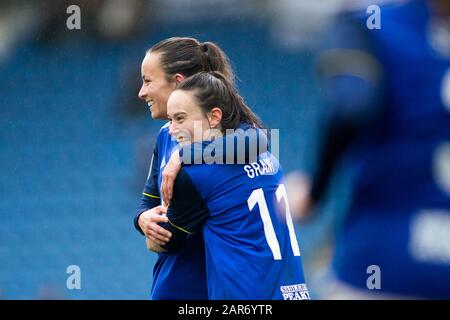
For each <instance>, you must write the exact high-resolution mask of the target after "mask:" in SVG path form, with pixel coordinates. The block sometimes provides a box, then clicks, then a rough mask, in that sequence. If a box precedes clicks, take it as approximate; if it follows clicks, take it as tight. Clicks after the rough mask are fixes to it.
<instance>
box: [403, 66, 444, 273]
mask: <svg viewBox="0 0 450 320" xmlns="http://www.w3.org/2000/svg"><path fill="white" fill-rule="evenodd" d="M441 96H442V103H443V104H444V106H445V108H446V109H447V111H449V112H450V69H449V70H448V71H447V73H446V74H445V76H444V78H443V80H442V87H441ZM432 166H433V167H432V172H433V177H434V180H435V181H436V184H437V185H438V186H439V188H440V189H441V190H442V191H443V192H445V193H446V194H448V195H450V142H449V141H444V142H442V143H440V144H439V145H438V146H437V147H436V149H435V151H434V154H433V163H432ZM409 249H410V252H411V255H412V256H413V257H414V258H415V259H416V260H419V261H422V262H427V263H437V264H447V265H450V212H448V211H445V210H439V209H429V208H428V209H425V210H422V211H420V212H418V213H417V214H416V215H415V216H414V217H413V219H412V220H411V227H410V241H409Z"/></svg>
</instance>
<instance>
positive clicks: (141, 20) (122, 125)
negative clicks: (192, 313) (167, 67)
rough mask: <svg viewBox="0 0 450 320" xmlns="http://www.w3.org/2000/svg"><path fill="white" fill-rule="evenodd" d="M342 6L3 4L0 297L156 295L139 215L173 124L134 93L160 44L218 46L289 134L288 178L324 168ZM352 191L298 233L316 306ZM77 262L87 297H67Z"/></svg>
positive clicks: (264, 111)
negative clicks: (317, 61) (328, 59)
mask: <svg viewBox="0 0 450 320" xmlns="http://www.w3.org/2000/svg"><path fill="white" fill-rule="evenodd" d="M356 2H357V1H350V2H349V1H345V3H346V6H351V5H353V4H352V3H356ZM363 2H364V1H360V2H358V3H359V5H364V3H363ZM71 4H76V5H78V6H80V8H81V30H69V29H68V28H67V27H66V20H67V18H68V17H69V14H67V13H66V9H67V7H68V6H69V5H71ZM342 5H343V1H340V0H326V1H325V0H322V1H320V2H317V1H309V0H277V1H270V0H265V1H261V0H247V1H243V0H197V1H189V0H133V1H131V0H130V1H121V0H97V1H87V0H86V1H56V0H54V1H53V0H46V1H12V0H11V1H7V0H3V1H1V2H0V92H1V94H0V298H2V299H45V298H51V299H59V298H61V299H147V298H148V297H149V293H150V287H151V282H152V267H153V262H154V261H155V257H156V255H155V254H152V253H149V252H148V251H147V250H146V248H145V245H144V241H143V237H142V236H141V235H139V234H138V233H137V232H136V230H135V229H134V227H133V221H132V219H133V216H134V213H135V209H136V207H137V205H138V202H139V198H140V194H141V191H142V187H143V184H144V182H145V178H146V175H147V169H148V165H149V162H150V157H151V148H152V145H153V143H154V140H153V139H154V138H155V137H156V133H157V131H158V129H159V128H160V127H161V125H162V124H163V123H162V122H160V121H153V120H152V119H151V117H150V114H149V112H148V109H147V106H146V104H145V103H142V102H140V101H139V100H138V98H137V93H138V89H139V87H140V81H141V80H140V64H141V59H142V58H143V56H144V53H145V51H146V49H147V48H149V47H151V46H152V45H153V44H154V43H156V42H157V41H159V40H161V39H163V38H167V37H170V36H193V37H197V38H199V39H200V40H203V41H206V40H211V41H214V42H216V43H218V44H219V45H220V46H221V47H222V48H223V49H224V51H225V52H226V53H227V54H228V55H229V57H230V59H231V61H232V63H233V66H234V68H235V71H236V73H237V76H238V78H239V81H238V87H239V90H240V91H241V93H242V94H243V96H244V97H245V98H246V100H247V102H248V104H249V105H250V106H252V107H253V108H254V110H255V111H256V112H257V113H258V114H259V115H260V116H261V118H262V119H263V121H264V122H265V124H266V125H267V126H268V127H270V128H279V129H280V142H281V145H280V151H281V152H280V153H281V163H282V165H283V166H284V168H285V171H291V170H294V169H303V170H304V171H307V172H310V171H311V170H313V169H314V157H315V152H316V150H315V147H314V145H315V141H316V139H318V137H319V136H320V128H321V121H322V115H323V110H322V109H321V107H320V104H319V96H320V88H318V85H317V82H316V79H315V75H314V53H315V51H316V50H317V45H318V40H317V39H319V37H320V33H321V32H322V30H323V28H324V27H325V26H326V24H327V23H328V21H329V20H330V17H331V16H332V15H333V14H335V13H336V12H337V11H338V10H342ZM212 13H213V14H212ZM347 190H348V186H347V184H346V180H345V173H342V174H338V175H337V176H336V177H335V179H334V183H333V187H332V190H331V192H329V194H330V195H329V196H328V197H327V199H328V200H327V201H325V203H324V205H323V206H322V207H321V208H320V209H319V210H320V211H321V212H320V215H318V216H317V217H316V218H315V219H314V221H313V222H312V223H311V224H309V225H306V226H302V227H301V228H299V227H297V232H298V237H299V242H300V248H301V250H302V255H303V263H304V269H305V273H306V280H307V282H308V285H309V287H310V290H311V295H312V297H313V298H320V297H321V295H322V291H323V290H326V285H327V279H328V278H327V277H328V274H329V271H328V266H329V256H330V252H331V251H332V248H333V246H332V243H333V241H332V239H333V230H334V229H335V228H337V227H338V226H339V218H340V214H341V212H343V208H344V207H345V205H346V200H345V199H346V194H347ZM69 265H78V266H79V267H80V268H81V290H68V289H67V288H66V280H67V278H68V276H69V275H68V274H67V273H66V268H67V267H68V266H69Z"/></svg>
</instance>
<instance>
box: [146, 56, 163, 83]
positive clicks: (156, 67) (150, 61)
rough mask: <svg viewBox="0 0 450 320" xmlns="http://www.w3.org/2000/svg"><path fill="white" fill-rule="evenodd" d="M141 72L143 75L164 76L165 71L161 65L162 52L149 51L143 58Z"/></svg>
mask: <svg viewBox="0 0 450 320" xmlns="http://www.w3.org/2000/svg"><path fill="white" fill-rule="evenodd" d="M141 73H142V76H143V77H144V76H145V77H164V76H165V75H164V71H163V69H162V66H161V54H160V53H158V52H149V53H147V54H146V55H145V57H144V59H143V60H142V64H141Z"/></svg>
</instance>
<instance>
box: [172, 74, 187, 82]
mask: <svg viewBox="0 0 450 320" xmlns="http://www.w3.org/2000/svg"><path fill="white" fill-rule="evenodd" d="M174 77H175V82H176V83H177V84H179V83H180V82H181V81H183V80H184V79H185V78H184V76H183V75H182V74H181V73H177V74H175V76H174Z"/></svg>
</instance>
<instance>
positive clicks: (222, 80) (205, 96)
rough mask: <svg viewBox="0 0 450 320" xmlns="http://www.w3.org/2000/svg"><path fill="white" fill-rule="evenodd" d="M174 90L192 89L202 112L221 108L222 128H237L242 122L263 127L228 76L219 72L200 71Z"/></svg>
mask: <svg viewBox="0 0 450 320" xmlns="http://www.w3.org/2000/svg"><path fill="white" fill-rule="evenodd" d="M176 90H184V91H193V92H194V96H195V98H196V99H197V102H198V103H199V105H200V107H201V108H202V110H203V112H204V113H208V112H209V111H211V110H212V109H213V108H215V107H218V108H220V109H221V110H222V121H221V125H222V129H223V130H224V131H225V130H226V129H237V128H238V127H239V125H240V124H241V123H242V122H246V123H248V124H250V125H251V126H253V127H255V128H263V125H262V122H261V120H260V119H259V118H258V116H257V115H256V114H255V113H254V112H253V111H252V110H251V109H250V108H249V107H248V106H247V105H246V104H245V102H244V99H243V98H242V97H241V96H240V95H239V93H238V92H237V91H236V89H235V88H234V86H233V84H232V83H231V82H230V81H229V80H228V78H227V77H226V76H225V75H223V74H221V73H220V72H216V71H213V72H200V73H197V74H195V75H193V76H191V77H189V78H187V79H185V80H184V81H183V82H181V83H180V84H179V86H178V87H177V89H176Z"/></svg>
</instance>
